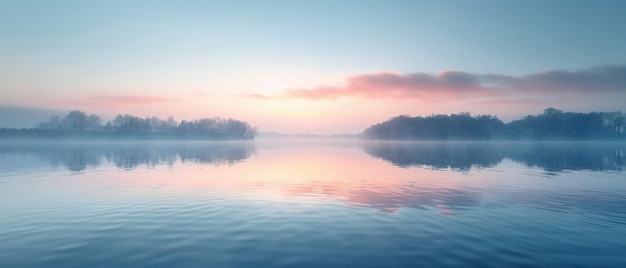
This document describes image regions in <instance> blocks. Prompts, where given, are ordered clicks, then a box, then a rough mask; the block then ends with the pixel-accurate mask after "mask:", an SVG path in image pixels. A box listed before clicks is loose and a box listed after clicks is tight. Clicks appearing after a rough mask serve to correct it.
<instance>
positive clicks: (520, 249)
mask: <svg viewBox="0 0 626 268" xmlns="http://www.w3.org/2000/svg"><path fill="white" fill-rule="evenodd" d="M625 154H626V144H623V143H455V142H443V143H393V142H389V143H359V142H351V141H341V142H325V141H306V142H296V141H285V142H271V141H256V142H250V143H193V142H187V143H185V142H183V143H177V142H167V143H148V142H140V143H98V142H95V143H86V144H77V143H63V142H61V143H59V142H56V143H35V144H32V143H31V144H28V143H7V142H3V143H2V144H0V267H29V266H38V267H98V266H106V267H115V266H119V267H147V266H149V267H158V266H162V267H172V266H175V267H267V266H276V267H279V266H289V267H327V266H349V265H350V266H352V267H415V266H418V265H422V266H459V265H464V266H476V267H511V266H549V267H555V266H562V267H576V266H581V267H626V171H625V170H626V155H625Z"/></svg>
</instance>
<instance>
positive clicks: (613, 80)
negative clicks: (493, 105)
mask: <svg viewBox="0 0 626 268" xmlns="http://www.w3.org/2000/svg"><path fill="white" fill-rule="evenodd" d="M569 93H574V94H588V95H591V94H597V93H618V94H624V93H626V66H602V67H594V68H589V69H585V70H580V71H563V70H553V71H546V72H540V73H534V74H530V75H525V76H519V77H518V76H508V75H498V74H472V73H468V72H461V71H442V72H440V73H438V74H430V73H423V72H417V73H407V74H401V73H395V72H379V73H372V74H362V75H356V76H352V77H349V78H347V79H346V81H345V84H344V85H343V86H318V87H313V88H296V89H287V90H285V91H284V93H283V94H281V95H273V96H272V95H262V94H248V95H245V96H246V97H250V98H254V99H259V100H265V99H290V98H299V99H310V100H335V99H340V98H365V99H391V100H404V99H430V100H432V99H446V100H453V99H503V98H509V97H524V98H541V97H544V96H547V95H553V96H554V95H557V96H558V95H561V94H569Z"/></svg>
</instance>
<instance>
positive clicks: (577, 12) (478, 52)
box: [0, 0, 626, 134]
mask: <svg viewBox="0 0 626 268" xmlns="http://www.w3.org/2000/svg"><path fill="white" fill-rule="evenodd" d="M625 11H626V1H617V0H615V1H577V0H566V1H557V0H552V1H538V0H537V1H495V0H494V1H366V0H359V1H351V0H342V1H330V0H317V1H272V0H266V1H252V0H250V1H184V0H183V1H63V0H56V1H30V0H15V1H12V0H3V1H0V106H17V107H36V108H42V109H50V110H57V111H58V110H61V111H67V110H71V109H80V110H83V111H85V112H87V113H96V114H100V115H102V116H103V117H105V118H107V117H112V116H114V115H115V114H117V113H130V114H134V115H139V116H147V115H156V116H160V117H166V116H168V115H172V116H174V117H175V118H176V119H179V120H180V119H196V118H203V117H214V116H221V117H232V118H236V119H240V120H244V121H247V122H250V123H251V124H252V125H254V126H258V127H259V129H260V130H261V131H278V132H287V133H296V132H300V133H304V132H308V133H317V134H326V133H357V132H360V131H362V130H363V129H364V128H366V127H367V126H369V125H371V124H374V123H377V122H380V121H382V120H386V119H388V118H390V117H393V116H396V115H400V114H408V115H412V116H416V115H430V114H439V113H445V114H449V113H458V112H471V113H473V114H484V113H487V114H493V115H497V116H499V117H500V118H501V119H503V120H504V121H508V120H511V119H515V118H518V117H520V116H522V115H525V114H537V113H541V111H542V110H543V109H544V108H547V107H551V106H552V107H555V108H559V109H563V110H568V111H578V112H589V111H614V110H622V111H626V49H625V48H626V16H625V15H624V12H625ZM16 116H19V115H16ZM0 125H2V122H0Z"/></svg>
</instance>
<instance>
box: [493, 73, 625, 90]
mask: <svg viewBox="0 0 626 268" xmlns="http://www.w3.org/2000/svg"><path fill="white" fill-rule="evenodd" d="M483 79H484V80H485V81H488V82H491V83H496V84H500V85H502V86H505V87H509V88H512V89H514V90H516V91H518V92H536V93H538V92H543V93H603V92H605V93H609V92H626V66H600V67H594V68H589V69H585V70H578V71H564V70H553V71H546V72H541V73H535V74H530V75H526V76H521V77H513V76H504V75H484V76H483Z"/></svg>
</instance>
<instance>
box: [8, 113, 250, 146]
mask: <svg viewBox="0 0 626 268" xmlns="http://www.w3.org/2000/svg"><path fill="white" fill-rule="evenodd" d="M256 133H257V129H256V128H252V127H250V125H249V124H248V123H246V122H243V121H239V120H234V119H230V118H229V119H223V118H219V117H216V118H204V119H199V120H190V121H187V120H183V121H181V122H177V121H176V120H174V118H173V117H171V116H170V117H168V118H167V119H161V118H158V117H155V116H152V117H150V116H149V117H146V118H141V117H138V116H133V115H129V114H124V115H122V114H119V115H117V116H116V117H115V118H114V119H113V120H110V121H107V122H106V123H104V124H103V123H102V118H101V117H100V116H98V115H95V114H92V115H87V114H85V113H84V112H81V111H78V110H74V111H71V112H69V113H68V114H67V115H66V116H65V117H63V118H61V117H59V116H57V115H53V116H51V117H50V120H48V121H47V122H42V123H40V124H39V126H37V127H35V128H22V129H7V128H2V129H0V137H3V138H96V139H244V140H249V139H254V137H255V136H256Z"/></svg>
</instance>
